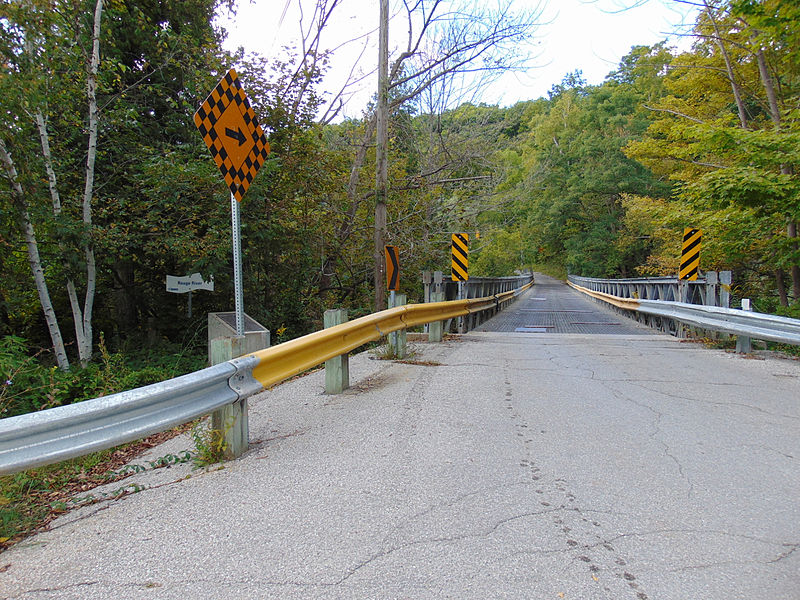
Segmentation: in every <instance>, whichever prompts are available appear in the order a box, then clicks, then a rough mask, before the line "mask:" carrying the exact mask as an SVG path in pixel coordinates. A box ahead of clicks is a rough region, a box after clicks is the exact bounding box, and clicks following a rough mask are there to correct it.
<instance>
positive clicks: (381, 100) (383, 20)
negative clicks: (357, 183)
mask: <svg viewBox="0 0 800 600" xmlns="http://www.w3.org/2000/svg"><path fill="white" fill-rule="evenodd" d="M388 79H389V0H381V7H380V35H379V39H378V105H377V109H376V113H377V132H378V133H377V139H376V142H375V144H376V149H375V163H376V164H375V240H374V241H375V246H374V249H373V258H374V263H375V310H376V311H379V310H383V309H384V308H385V307H386V281H385V277H384V264H383V260H384V254H383V247H384V245H385V244H386V195H387V193H386V191H387V187H388V180H389V167H388V163H389V160H388V140H389V81H388Z"/></svg>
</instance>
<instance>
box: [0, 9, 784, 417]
mask: <svg viewBox="0 0 800 600" xmlns="http://www.w3.org/2000/svg"><path fill="white" fill-rule="evenodd" d="M51 4H54V5H57V7H58V9H59V10H50V5H51ZM225 7H226V3H221V2H219V1H218V0H183V1H180V2H178V1H175V2H150V1H144V0H113V1H108V2H105V3H103V2H58V1H57V2H55V3H53V2H50V1H45V0H28V1H25V2H11V3H8V2H6V3H4V4H3V7H2V8H1V9H0V10H1V11H2V13H0V52H2V61H3V62H2V71H1V72H0V109H1V110H0V119H2V131H0V159H1V160H0V166H2V169H0V209H1V210H2V213H1V216H0V268H2V272H3V277H2V279H0V337H1V338H3V339H4V340H5V341H4V342H3V346H2V348H0V366H3V368H4V373H6V374H5V377H7V378H9V379H10V378H11V373H12V372H16V371H14V369H15V368H17V369H18V365H19V364H20V361H24V360H25V358H24V357H25V356H31V355H33V354H37V352H38V351H39V350H40V349H46V351H44V352H39V353H38V354H37V360H39V361H41V362H43V363H45V364H52V365H58V366H60V367H62V369H67V368H68V367H69V366H70V365H72V367H73V371H74V370H75V365H76V364H79V365H82V366H84V367H86V366H90V365H91V364H92V363H93V361H94V362H95V363H96V362H98V357H105V361H106V362H107V361H108V357H109V356H110V355H114V353H119V354H120V355H123V356H132V355H134V354H136V353H137V352H138V351H139V350H141V349H142V348H144V349H149V350H148V352H149V353H150V356H153V357H162V358H160V359H159V360H160V362H161V364H165V363H166V362H168V361H166V359H163V357H164V356H175V355H181V356H182V355H184V354H194V355H202V354H203V350H202V348H203V346H204V343H205V335H206V334H205V320H206V313H208V312H210V311H220V310H232V304H233V300H232V298H233V290H232V277H231V272H232V267H231V261H232V259H231V251H230V214H229V211H230V207H229V201H228V191H227V188H226V187H225V185H224V183H223V181H222V179H221V177H220V175H219V173H218V172H217V170H216V167H215V166H214V164H213V162H212V161H211V159H210V156H209V154H208V150H207V148H206V147H205V145H204V144H203V142H202V140H201V138H200V135H199V134H198V132H197V130H196V129H195V127H194V124H193V121H192V115H193V113H194V111H195V110H196V109H197V107H198V106H199V105H200V103H201V102H202V101H203V99H204V98H205V96H206V94H207V93H208V92H209V91H210V90H211V88H213V86H214V85H215V83H216V81H217V80H218V78H219V76H220V75H221V74H222V73H224V72H225V71H227V69H229V68H230V67H235V68H236V69H237V71H238V73H239V77H240V79H241V81H242V83H243V85H244V87H245V90H246V92H247V94H248V96H249V97H250V100H251V102H252V104H253V106H254V108H255V111H256V114H257V115H258V118H259V120H260V122H261V123H262V125H263V126H264V128H265V130H266V131H268V137H269V141H270V144H271V147H272V153H271V155H270V157H269V159H268V160H267V162H266V163H265V164H264V166H263V167H262V169H261V171H260V172H259V174H258V176H257V178H256V179H255V181H254V183H253V185H252V186H251V187H250V190H249V191H248V193H247V195H246V197H245V198H244V200H243V202H242V205H241V208H242V224H243V225H242V226H243V251H244V261H243V262H244V278H245V282H244V298H245V310H246V311H247V313H248V314H249V315H251V316H253V317H254V318H255V319H256V320H258V321H260V322H261V323H263V324H264V325H266V326H267V327H268V328H269V329H270V330H271V331H272V335H273V343H276V342H280V341H281V340H283V339H287V338H289V337H294V336H297V335H301V334H303V333H306V332H308V331H310V330H312V329H313V328H315V327H318V326H319V324H320V321H321V314H322V312H323V311H324V310H325V309H326V308H330V307H346V308H349V309H350V310H351V314H352V315H359V314H365V313H367V312H370V311H371V310H372V309H373V271H374V261H373V239H374V238H373V225H374V223H373V218H374V208H375V206H374V205H375V197H376V194H375V141H374V131H375V120H374V106H370V107H366V108H365V110H364V112H363V116H362V118H360V119H348V120H344V121H338V122H337V121H336V119H329V118H328V117H329V116H330V115H325V116H323V117H321V116H320V113H321V107H322V105H323V99H324V97H325V94H326V92H328V90H325V89H322V86H321V81H322V75H323V74H324V70H325V64H326V63H325V55H324V53H323V52H322V51H321V50H316V49H311V51H310V52H311V53H309V52H306V54H302V53H300V52H297V53H295V54H294V55H290V56H289V57H288V58H282V59H280V60H275V59H266V58H262V57H255V56H243V55H235V56H232V55H229V54H228V53H226V52H224V51H223V50H222V46H221V41H222V33H221V32H220V31H218V30H216V29H215V27H214V25H213V23H214V21H213V16H214V14H215V11H219V10H224V9H225ZM521 31H522V30H521V29H520V32H521ZM520 32H516V33H514V34H513V35H522V33H520ZM527 34H528V33H527V32H525V35H527ZM509 35H511V34H509ZM509 39H512V41H513V38H509ZM693 39H694V45H693V46H692V49H691V50H690V51H687V52H683V53H677V52H676V51H675V50H674V49H671V48H669V47H667V46H665V45H664V44H659V45H656V46H653V47H641V46H640V47H634V48H632V49H631V52H630V53H629V54H628V55H627V56H626V57H625V58H624V59H623V60H622V61H621V63H620V65H619V66H618V68H617V69H615V70H614V71H613V72H612V73H610V74H609V76H608V78H607V79H606V81H605V82H604V83H602V85H597V86H591V85H586V83H585V82H584V81H583V80H582V78H581V72H580V68H581V65H579V64H576V65H575V66H574V67H575V71H574V72H573V73H572V74H571V75H569V76H567V77H566V78H565V79H564V80H563V81H562V82H561V83H560V84H558V85H555V86H553V88H552V90H551V91H550V93H549V95H548V97H547V98H539V99H531V100H530V101H527V102H521V103H518V104H516V105H514V106H509V107H499V106H490V105H484V104H476V103H474V102H473V103H462V104H460V105H459V106H457V107H455V108H453V107H450V108H449V109H446V110H434V109H433V107H436V106H447V103H445V102H437V101H436V98H435V97H434V96H435V93H436V90H438V89H439V88H435V87H430V88H428V89H427V90H426V92H427V94H426V95H425V99H424V100H423V97H422V96H421V95H419V94H416V93H414V89H413V86H414V85H416V84H415V82H414V80H413V79H409V78H408V77H407V75H408V73H409V66H408V65H403V66H402V68H398V69H396V70H395V71H393V77H394V80H393V81H394V83H395V84H396V85H395V87H393V88H392V92H391V93H392V94H393V96H392V97H393V98H394V100H395V101H394V102H391V103H390V106H391V109H392V112H391V116H390V122H389V185H388V196H387V198H386V206H387V228H386V237H387V239H386V242H387V243H390V244H394V245H396V246H398V247H399V248H400V257H401V265H402V287H403V289H404V290H405V291H407V292H408V294H409V296H410V298H411V299H412V300H420V299H421V298H420V296H421V284H420V277H421V275H420V274H421V271H422V270H436V269H438V270H444V271H446V270H447V268H448V264H449V232H453V231H466V232H472V233H473V234H474V233H475V232H479V237H478V236H473V240H472V248H471V252H472V254H471V274H472V275H476V276H477V275H489V276H496V275H509V274H512V273H513V272H514V270H515V269H518V268H523V267H527V268H530V267H535V268H539V269H548V270H549V271H550V272H561V273H564V272H566V271H570V272H573V273H576V274H580V275H588V276H604V277H605V276H607V277H630V276H639V275H664V274H674V273H675V272H676V270H677V260H678V253H679V246H680V239H681V235H682V231H683V228H684V227H686V226H694V227H699V228H701V229H702V230H703V253H702V259H701V269H703V270H712V269H731V270H733V271H734V281H735V283H736V285H737V286H738V287H737V289H736V292H737V293H738V294H740V295H745V296H749V297H753V298H755V299H757V303H756V308H757V310H761V311H765V312H771V311H774V310H776V309H782V310H784V311H789V310H792V307H793V309H794V310H795V312H797V310H798V309H797V304H798V299H800V268H799V267H798V265H800V250H799V249H798V239H797V221H798V220H800V189H799V188H798V178H797V175H796V173H795V166H794V165H795V164H797V163H798V162H799V159H800V157H798V153H800V7H798V5H797V3H796V2H794V1H793V0H764V1H756V0H715V1H708V2H706V3H705V4H704V8H703V10H702V11H701V13H700V16H699V18H698V22H697V23H696V26H695V29H694V38H693ZM310 58H313V60H311V59H310ZM404 78H405V79H404ZM442 88H444V86H442ZM432 97H433V100H432ZM194 272H199V273H201V274H202V275H203V276H204V277H206V278H208V277H210V276H213V277H214V282H215V290H214V291H213V292H197V293H195V294H194V296H193V316H192V317H191V318H189V317H188V315H187V298H186V296H185V295H178V294H170V293H168V292H166V291H165V278H166V276H167V275H188V274H191V273H194ZM101 333H102V338H101ZM101 340H102V342H103V345H102V348H100V347H99V346H98V343H99V342H100V341H101ZM59 344H61V349H60V346H59ZM99 350H102V353H101V354H98V351H99ZM109 353H111V354H109ZM101 362H102V361H101ZM170 364H172V363H170ZM15 365H17V366H15ZM159 374H161V375H163V373H159ZM155 376H156V375H154V377H155ZM136 383H141V381H140V380H136ZM31 385H33V384H31ZM46 385H48V384H47V382H46V381H45V382H44V383H42V386H45V387H46ZM71 385H72V384H71ZM51 387H52V386H51ZM92 391H93V392H97V389H94V390H90V391H89V392H86V393H87V394H89V393H90V392H92ZM4 393H6V392H4ZM65 397H66V396H65ZM53 402H54V403H57V402H58V400H54V401H53Z"/></svg>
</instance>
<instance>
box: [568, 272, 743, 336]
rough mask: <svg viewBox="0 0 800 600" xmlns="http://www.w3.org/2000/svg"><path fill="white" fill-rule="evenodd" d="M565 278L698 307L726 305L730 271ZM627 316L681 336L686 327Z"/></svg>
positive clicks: (601, 289) (613, 292) (623, 295)
mask: <svg viewBox="0 0 800 600" xmlns="http://www.w3.org/2000/svg"><path fill="white" fill-rule="evenodd" d="M568 280H569V281H570V282H571V283H573V284H575V285H577V286H579V287H581V288H585V289H588V290H592V291H594V292H600V293H601V294H608V295H610V296H615V297H617V298H631V299H634V300H636V299H638V300H658V301H662V302H681V303H684V304H697V305H701V306H720V307H722V308H728V307H730V301H731V282H732V277H731V272H730V271H720V272H716V271H708V272H706V273H705V274H704V275H703V276H702V277H699V278H698V279H697V280H696V281H686V280H679V279H678V278H677V277H634V278H628V279H598V278H593V277H580V276H577V275H569V276H568ZM627 314H628V316H631V317H632V318H634V319H636V320H637V321H639V322H640V323H643V324H645V325H647V326H648V327H652V328H654V329H658V330H659V331H663V332H665V333H669V334H670V335H675V336H678V337H685V335H686V333H687V329H686V327H684V326H683V325H682V324H681V321H679V320H678V319H674V318H670V317H667V316H664V315H652V314H649V313H644V312H633V313H631V312H628V313H627Z"/></svg>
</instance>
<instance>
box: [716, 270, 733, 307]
mask: <svg viewBox="0 0 800 600" xmlns="http://www.w3.org/2000/svg"><path fill="white" fill-rule="evenodd" d="M732 283H733V275H732V274H731V272H730V271H720V272H719V284H720V285H719V305H720V306H721V307H722V308H730V307H731V284H732Z"/></svg>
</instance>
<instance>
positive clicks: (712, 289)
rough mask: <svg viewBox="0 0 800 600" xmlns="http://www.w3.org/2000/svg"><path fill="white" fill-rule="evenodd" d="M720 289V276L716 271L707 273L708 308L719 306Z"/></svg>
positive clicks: (706, 302)
mask: <svg viewBox="0 0 800 600" xmlns="http://www.w3.org/2000/svg"><path fill="white" fill-rule="evenodd" d="M718 288H719V274H718V273H717V272H716V271H709V272H708V273H706V298H705V300H706V301H705V304H706V306H719V302H718V301H717V293H718V291H719V290H718Z"/></svg>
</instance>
